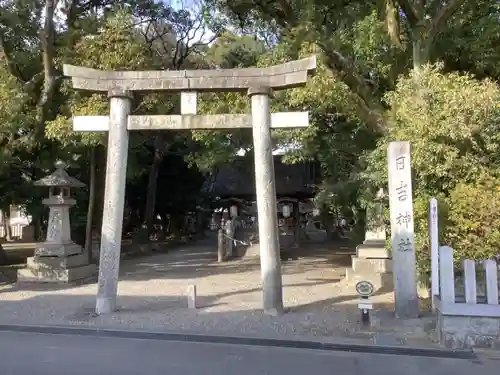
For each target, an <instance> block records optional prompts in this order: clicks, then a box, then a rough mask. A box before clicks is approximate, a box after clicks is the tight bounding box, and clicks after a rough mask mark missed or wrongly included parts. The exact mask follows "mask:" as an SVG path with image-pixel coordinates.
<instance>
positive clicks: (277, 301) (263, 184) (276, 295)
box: [248, 87, 283, 315]
mask: <svg viewBox="0 0 500 375" xmlns="http://www.w3.org/2000/svg"><path fill="white" fill-rule="evenodd" d="M271 94H272V90H271V89H270V88H268V87H254V88H250V89H249V90H248V96H250V98H251V101H252V123H253V144H254V150H255V185H256V195H257V210H258V217H259V246H260V268H261V278H262V294H263V295H262V297H263V298H262V302H263V308H264V312H265V313H267V314H272V315H277V314H282V313H283V290H282V281H281V261H280V254H279V237H278V236H279V234H278V218H277V210H276V186H275V181H274V160H273V154H272V151H273V148H272V142H271V114H270V109H269V97H270V96H271Z"/></svg>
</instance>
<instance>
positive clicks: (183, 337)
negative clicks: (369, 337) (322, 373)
mask: <svg viewBox="0 0 500 375" xmlns="http://www.w3.org/2000/svg"><path fill="white" fill-rule="evenodd" d="M0 332H17V333H39V334H52V335H79V336H89V337H103V338H128V339H141V340H158V341H175V342H190V343H206V344H226V345H243V346H264V347H277V348H289V349H309V350H322V351H332V352H350V353H366V354H386V355H402V356H413V357H432V358H449V359H464V360H477V359H478V357H477V355H476V354H475V353H474V352H473V351H472V350H451V349H437V348H435V349H434V348H415V347H409V346H385V345H370V344H346V343H342V342H339V343H334V342H320V341H302V340H285V339H272V338H256V337H242V336H219V335H202V334H192V333H168V332H151V331H137V330H113V329H102V328H90V327H70V326H55V325H54V326H47V325H46V326H43V325H7V324H0Z"/></svg>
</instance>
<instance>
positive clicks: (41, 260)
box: [27, 254, 89, 269]
mask: <svg viewBox="0 0 500 375" xmlns="http://www.w3.org/2000/svg"><path fill="white" fill-rule="evenodd" d="M88 263H89V262H88V256H87V254H78V255H72V256H68V257H47V256H43V257H41V256H34V257H30V258H28V259H27V267H28V268H32V269H47V268H53V269H61V268H75V267H81V266H85V265H87V264H88Z"/></svg>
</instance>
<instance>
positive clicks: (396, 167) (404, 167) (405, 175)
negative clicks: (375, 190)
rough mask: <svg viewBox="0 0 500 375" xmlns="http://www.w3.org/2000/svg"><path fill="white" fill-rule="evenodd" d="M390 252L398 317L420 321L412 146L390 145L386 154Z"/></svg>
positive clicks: (402, 144) (405, 143) (404, 144)
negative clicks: (412, 181)
mask: <svg viewBox="0 0 500 375" xmlns="http://www.w3.org/2000/svg"><path fill="white" fill-rule="evenodd" d="M387 159H388V172H389V205H390V214H391V249H392V258H393V275H394V300H395V305H396V316H398V317H401V318H413V317H417V316H418V313H419V304H418V294H417V272H416V258H415V242H414V240H415V232H414V225H413V198H412V184H411V158H410V143H409V142H391V143H390V144H389V148H388V150H387Z"/></svg>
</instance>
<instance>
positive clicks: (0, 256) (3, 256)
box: [0, 244, 7, 265]
mask: <svg viewBox="0 0 500 375" xmlns="http://www.w3.org/2000/svg"><path fill="white" fill-rule="evenodd" d="M5 264H7V253H6V252H5V250H4V248H3V247H2V244H0V265H5Z"/></svg>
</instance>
